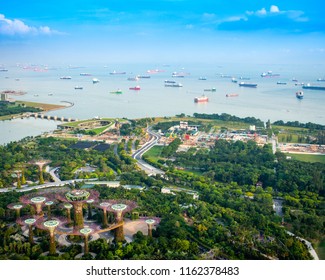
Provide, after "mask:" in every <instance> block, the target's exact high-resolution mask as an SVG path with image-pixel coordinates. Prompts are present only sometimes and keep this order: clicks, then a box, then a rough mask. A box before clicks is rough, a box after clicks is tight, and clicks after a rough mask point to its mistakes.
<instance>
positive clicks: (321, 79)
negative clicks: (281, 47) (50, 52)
mask: <svg viewBox="0 0 325 280" xmlns="http://www.w3.org/2000/svg"><path fill="white" fill-rule="evenodd" d="M0 71H1V70H0ZM317 82H325V78H318V79H317Z"/></svg>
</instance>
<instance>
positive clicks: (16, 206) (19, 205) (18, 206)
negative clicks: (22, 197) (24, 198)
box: [7, 202, 24, 219]
mask: <svg viewBox="0 0 325 280" xmlns="http://www.w3.org/2000/svg"><path fill="white" fill-rule="evenodd" d="M7 207H8V208H9V209H12V210H15V211H16V219H18V218H19V217H20V209H21V208H23V207H24V205H23V204H22V203H16V202H14V203H10V204H9V205H8V206H7Z"/></svg>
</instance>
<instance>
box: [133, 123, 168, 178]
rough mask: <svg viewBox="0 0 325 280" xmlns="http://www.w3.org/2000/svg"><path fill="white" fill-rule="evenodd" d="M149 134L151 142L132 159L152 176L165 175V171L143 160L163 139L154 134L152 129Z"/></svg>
mask: <svg viewBox="0 0 325 280" xmlns="http://www.w3.org/2000/svg"><path fill="white" fill-rule="evenodd" d="M147 132H148V133H149V135H150V139H149V141H148V142H147V143H145V144H144V145H143V146H142V147H141V148H140V149H138V150H137V151H135V152H134V153H133V154H132V158H134V159H135V160H136V161H137V164H138V166H139V167H140V168H141V169H142V170H144V171H145V172H146V173H148V174H151V175H156V174H165V172H164V171H162V170H160V169H158V168H156V167H154V166H152V165H150V164H148V163H147V162H145V161H144V160H143V159H142V156H143V154H144V153H145V152H147V151H148V150H150V149H151V148H152V147H153V146H155V145H157V144H158V141H159V139H160V138H161V136H160V135H159V134H158V133H156V132H153V131H152V130H151V128H150V127H149V128H148V129H147Z"/></svg>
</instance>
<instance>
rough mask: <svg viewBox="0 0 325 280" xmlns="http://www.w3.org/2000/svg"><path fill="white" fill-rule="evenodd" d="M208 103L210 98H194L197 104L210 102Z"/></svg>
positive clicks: (203, 96)
mask: <svg viewBox="0 0 325 280" xmlns="http://www.w3.org/2000/svg"><path fill="white" fill-rule="evenodd" d="M208 101H209V98H208V97H206V96H205V95H202V96H201V97H195V98H194V102H195V103H201V102H208Z"/></svg>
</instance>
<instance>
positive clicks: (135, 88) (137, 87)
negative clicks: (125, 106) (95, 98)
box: [129, 86, 141, 90]
mask: <svg viewBox="0 0 325 280" xmlns="http://www.w3.org/2000/svg"><path fill="white" fill-rule="evenodd" d="M129 89H130V90H140V89H141V88H140V86H135V87H130V88H129Z"/></svg>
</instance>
